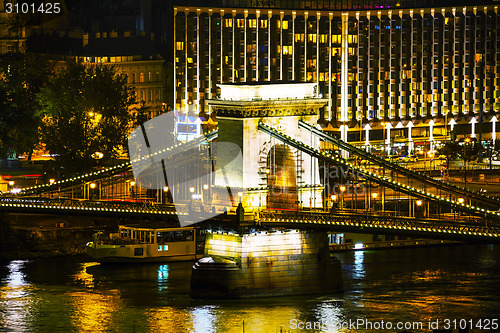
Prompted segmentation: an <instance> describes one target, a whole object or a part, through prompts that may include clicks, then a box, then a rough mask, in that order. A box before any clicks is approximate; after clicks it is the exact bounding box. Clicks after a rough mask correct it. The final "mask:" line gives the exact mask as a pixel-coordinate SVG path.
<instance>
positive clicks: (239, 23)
mask: <svg viewBox="0 0 500 333" xmlns="http://www.w3.org/2000/svg"><path fill="white" fill-rule="evenodd" d="M236 26H237V27H238V28H244V27H245V20H244V19H237V20H236Z"/></svg>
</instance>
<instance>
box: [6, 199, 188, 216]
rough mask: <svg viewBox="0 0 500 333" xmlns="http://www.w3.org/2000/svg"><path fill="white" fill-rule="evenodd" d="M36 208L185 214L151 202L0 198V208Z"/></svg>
mask: <svg viewBox="0 0 500 333" xmlns="http://www.w3.org/2000/svg"><path fill="white" fill-rule="evenodd" d="M13 208H17V209H24V210H27V209H35V210H39V211H43V210H47V211H49V210H50V211H69V210H73V211H93V212H106V213H113V212H114V213H145V214H158V215H163V214H185V213H183V212H177V211H176V209H175V207H174V206H173V205H154V204H150V203H133V202H114V201H88V200H58V199H40V198H4V199H1V200H0V210H1V209H4V210H5V209H6V210H13Z"/></svg>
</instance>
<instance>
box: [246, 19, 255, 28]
mask: <svg viewBox="0 0 500 333" xmlns="http://www.w3.org/2000/svg"><path fill="white" fill-rule="evenodd" d="M248 27H249V28H257V20H256V19H249V20H248Z"/></svg>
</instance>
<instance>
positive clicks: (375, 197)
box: [372, 192, 378, 211]
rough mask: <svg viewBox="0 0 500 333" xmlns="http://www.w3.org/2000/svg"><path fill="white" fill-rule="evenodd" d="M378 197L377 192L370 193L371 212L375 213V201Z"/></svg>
mask: <svg viewBox="0 0 500 333" xmlns="http://www.w3.org/2000/svg"><path fill="white" fill-rule="evenodd" d="M377 197H378V193H377V192H373V193H372V198H373V211H375V199H377Z"/></svg>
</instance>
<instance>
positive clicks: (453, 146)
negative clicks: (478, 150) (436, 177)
mask: <svg viewBox="0 0 500 333" xmlns="http://www.w3.org/2000/svg"><path fill="white" fill-rule="evenodd" d="M437 151H438V154H439V155H444V156H446V168H447V169H449V168H450V161H453V160H456V159H457V158H458V156H460V153H461V151H462V147H460V145H459V144H458V143H456V142H454V141H448V142H446V143H445V144H444V146H442V147H441V148H438V150H437Z"/></svg>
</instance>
